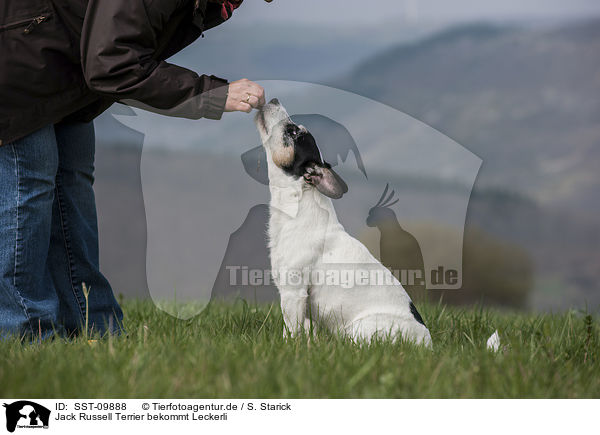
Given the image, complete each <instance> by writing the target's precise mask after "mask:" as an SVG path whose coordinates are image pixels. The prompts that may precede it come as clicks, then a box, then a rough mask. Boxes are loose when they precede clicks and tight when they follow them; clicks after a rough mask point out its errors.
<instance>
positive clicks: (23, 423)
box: [3, 400, 50, 432]
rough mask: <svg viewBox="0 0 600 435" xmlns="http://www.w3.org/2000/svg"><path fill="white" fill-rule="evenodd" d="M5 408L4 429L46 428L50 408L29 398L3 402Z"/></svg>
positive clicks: (10, 430) (12, 430)
mask: <svg viewBox="0 0 600 435" xmlns="http://www.w3.org/2000/svg"><path fill="white" fill-rule="evenodd" d="M3 406H4V407H5V408H6V430H8V431H9V432H14V431H15V429H16V428H19V429H48V423H49V421H50V410H49V409H48V408H46V407H44V406H42V405H39V404H37V403H35V402H30V401H29V400H19V401H18V402H13V403H11V404H6V403H5V404H4V405H3Z"/></svg>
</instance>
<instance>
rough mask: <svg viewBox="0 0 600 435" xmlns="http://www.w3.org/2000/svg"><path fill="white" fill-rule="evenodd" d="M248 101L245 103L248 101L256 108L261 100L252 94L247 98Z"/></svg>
mask: <svg viewBox="0 0 600 435" xmlns="http://www.w3.org/2000/svg"><path fill="white" fill-rule="evenodd" d="M247 100H248V101H244V103H248V104H250V105H251V106H252V107H254V108H256V107H258V105H259V102H260V100H259V99H258V97H257V96H255V95H250V97H249V98H247Z"/></svg>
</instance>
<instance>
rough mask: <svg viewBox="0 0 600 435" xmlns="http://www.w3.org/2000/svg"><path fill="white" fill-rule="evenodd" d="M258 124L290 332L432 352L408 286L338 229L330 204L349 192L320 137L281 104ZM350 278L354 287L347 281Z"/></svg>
mask: <svg viewBox="0 0 600 435" xmlns="http://www.w3.org/2000/svg"><path fill="white" fill-rule="evenodd" d="M255 122H256V125H257V127H258V130H259V133H260V135H261V139H262V142H263V146H264V148H265V151H266V155H267V164H268V172H269V190H270V192H271V202H270V218H269V230H268V236H269V249H270V257H271V267H272V271H273V277H274V279H275V283H276V284H277V287H278V289H279V292H280V296H281V309H282V312H283V317H284V321H285V326H286V328H287V330H288V331H289V332H290V333H291V334H292V335H295V334H297V333H298V332H299V331H300V330H301V329H302V328H305V329H306V328H308V327H309V325H310V321H311V320H312V321H315V322H317V321H318V322H319V323H320V324H323V325H325V326H326V327H327V328H328V329H330V330H332V331H340V332H342V333H344V334H347V335H349V336H350V337H352V338H353V339H354V340H357V341H358V340H370V339H371V338H373V337H374V336H390V337H392V338H394V339H395V338H398V336H400V335H401V336H402V337H403V338H404V339H407V340H410V341H413V342H416V343H422V344H425V345H427V346H431V336H430V334H429V330H428V329H427V327H426V326H425V324H424V322H423V319H422V318H421V316H420V315H419V313H418V312H417V310H416V308H415V306H414V304H413V303H412V301H411V299H410V297H409V296H408V294H407V293H406V291H405V290H404V288H402V285H401V284H400V282H399V281H398V280H397V279H396V278H395V277H394V276H393V274H392V273H391V272H390V271H389V270H388V269H387V268H385V267H384V266H383V265H382V264H381V263H380V262H379V261H377V259H376V258H375V257H373V256H372V255H371V253H370V252H369V250H368V249H367V248H366V247H365V246H364V245H363V244H362V243H360V242H359V241H358V240H356V239H355V238H353V237H351V236H350V235H349V234H348V233H346V231H345V230H344V228H343V227H342V225H341V224H340V223H339V222H338V219H337V216H336V213H335V209H334V207H333V203H332V201H331V199H330V198H334V199H338V198H340V197H341V196H342V195H343V194H344V193H346V192H347V190H348V188H347V186H346V184H345V183H344V181H343V180H342V179H341V178H340V177H339V175H338V174H336V173H335V172H334V171H333V170H332V169H331V166H330V165H329V164H327V163H326V162H324V161H323V159H322V157H321V153H320V151H319V149H318V147H317V144H316V143H315V140H314V138H313V136H312V135H311V134H310V133H309V132H308V131H307V130H306V128H304V127H303V126H301V125H300V126H298V125H296V124H294V123H293V122H292V120H291V119H290V117H289V115H288V113H287V112H286V110H285V109H284V108H283V107H282V106H281V105H280V104H279V101H278V100H277V99H273V100H271V101H270V102H269V103H268V104H266V105H265V106H264V107H263V108H262V109H261V110H260V111H259V112H258V113H257V115H256V118H255ZM349 272H350V273H354V276H353V279H351V280H350V281H351V285H347V283H346V282H345V280H344V279H343V277H344V276H345V277H346V278H347V277H348V273H349ZM342 281H344V282H342ZM375 281H377V282H375ZM345 284H346V285H345Z"/></svg>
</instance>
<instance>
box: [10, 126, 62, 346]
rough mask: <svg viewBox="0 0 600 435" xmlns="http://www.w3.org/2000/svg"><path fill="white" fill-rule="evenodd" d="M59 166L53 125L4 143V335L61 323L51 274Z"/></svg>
mask: <svg viewBox="0 0 600 435" xmlns="http://www.w3.org/2000/svg"><path fill="white" fill-rule="evenodd" d="M57 166H58V152H57V146H56V140H55V136H54V128H53V127H52V126H48V127H45V128H42V129H40V130H38V131H36V132H34V133H32V134H30V135H29V136H26V137H25V138H23V139H20V140H17V141H15V142H12V143H8V144H6V145H3V146H0V177H1V179H2V181H1V183H0V336H7V335H24V334H32V335H33V336H35V337H37V336H39V335H42V337H43V338H45V337H48V336H50V335H52V334H53V332H54V328H55V327H57V312H58V297H57V294H56V292H55V290H54V288H53V287H52V286H49V285H48V282H47V274H46V273H45V265H46V258H47V255H48V247H49V243H50V228H51V220H52V203H53V201H54V180H55V176H56V170H57Z"/></svg>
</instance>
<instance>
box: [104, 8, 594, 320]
mask: <svg viewBox="0 0 600 435" xmlns="http://www.w3.org/2000/svg"><path fill="white" fill-rule="evenodd" d="M294 32H299V33H294ZM283 34H284V35H285V36H283V37H281V38H280V39H278V40H273V39H269V38H268V37H267V36H265V33H264V32H258V33H257V34H251V33H249V34H248V36H247V40H243V39H242V40H241V42H240V44H239V46H236V44H235V42H236V37H235V35H237V37H241V36H242V35H244V32H243V29H241V30H239V32H238V33H235V32H233V33H232V34H231V35H229V34H225V33H223V34H215V35H214V36H213V35H212V34H211V35H210V38H209V36H207V39H212V41H213V42H212V43H211V44H204V41H203V44H199V47H201V50H205V52H204V53H205V54H206V56H207V57H200V56H198V53H199V51H198V50H200V49H196V48H194V49H192V47H190V49H188V50H186V51H184V52H183V53H182V54H181V55H178V56H179V57H176V58H175V59H174V61H176V62H177V63H180V64H184V65H186V66H190V67H194V68H195V69H197V70H199V71H206V69H205V68H202V65H200V63H201V61H205V60H206V59H207V58H208V59H211V60H210V61H211V62H212V59H213V58H214V59H216V60H217V63H216V64H215V65H216V69H215V70H213V71H210V72H214V73H215V74H221V75H224V76H226V77H235V76H237V74H236V75H232V74H235V69H236V68H239V65H240V62H242V63H244V62H247V66H248V69H246V68H245V69H244V75H247V76H249V77H259V78H267V79H268V78H276V79H279V78H281V79H289V80H294V79H297V80H306V81H308V80H312V79H315V80H317V79H320V80H324V79H326V78H327V77H331V75H332V73H334V72H336V71H339V73H338V74H337V75H338V78H337V79H335V80H329V82H328V84H329V85H331V86H334V87H337V88H342V89H345V90H348V91H351V92H355V93H358V94H361V95H364V96H366V97H369V98H372V99H374V100H377V101H381V102H383V103H385V104H388V105H389V106H391V107H394V108H397V109H399V110H402V111H403V112H406V113H408V114H411V115H413V116H414V117H416V118H417V119H420V120H422V121H424V122H426V123H428V124H429V125H431V126H432V127H434V128H436V129H437V130H439V131H441V132H442V133H444V134H446V135H447V136H449V137H451V138H453V139H455V140H456V141H457V142H458V143H460V144H461V145H463V146H464V147H466V148H467V149H469V150H470V151H472V152H474V153H475V154H477V155H478V156H479V157H481V158H482V159H483V166H482V168H481V170H480V173H479V177H478V179H477V182H476V184H475V190H474V193H473V195H472V198H471V202H470V205H469V210H468V214H467V234H470V236H469V237H467V236H466V237H465V248H464V249H465V252H464V262H465V265H464V266H465V268H466V270H468V269H469V266H470V261H471V260H470V258H473V259H474V260H473V261H474V262H473V266H472V268H471V270H475V269H474V268H475V267H477V269H476V270H478V271H479V270H485V269H486V268H492V269H491V270H490V271H489V274H485V273H484V275H485V276H486V277H488V276H489V277H498V276H500V275H499V273H500V274H507V273H510V271H508V272H506V271H507V270H509V269H510V268H509V267H508V266H510V265H511V264H512V263H510V262H508V263H507V262H505V263H504V264H505V266H502V267H495V266H494V262H496V258H510V257H511V253H510V252H513V251H509V250H507V249H504V248H502V246H505V247H506V246H511V249H514V252H517V251H518V252H521V250H522V251H523V252H524V257H523V258H525V256H526V258H527V262H529V261H531V265H532V268H533V277H532V280H531V282H529V280H527V282H525V283H523V285H521V287H520V288H522V289H523V290H522V294H520V295H516V296H515V297H514V298H512V300H513V301H516V302H510V301H509V302H507V303H506V304H507V305H511V306H526V307H530V308H535V309H543V310H549V309H553V310H560V309H565V308H568V307H585V306H586V305H587V306H588V307H589V308H596V307H598V306H600V286H599V284H598V283H599V282H600V267H599V265H600V223H599V219H598V215H599V213H600V201H599V199H598V198H600V196H599V195H598V193H599V191H600V175H599V174H598V169H597V168H598V166H599V165H600V148H599V147H598V145H599V142H600V99H599V98H598V96H599V95H600V19H594V20H588V21H585V22H581V21H580V22H572V23H570V24H568V25H562V26H560V27H554V28H542V27H537V28H524V27H508V26H503V27H500V26H495V25H487V24H477V25H465V26H461V27H457V28H454V29H451V30H447V31H444V32H441V33H438V34H436V35H434V36H432V37H428V38H426V39H422V40H419V41H414V40H413V39H414V34H413V35H412V37H410V38H409V37H408V36H406V35H405V36H406V37H401V36H399V38H398V39H399V40H400V41H401V43H396V45H395V46H394V47H393V48H386V47H388V46H389V42H390V41H391V40H392V39H393V37H391V39H386V40H385V43H383V42H378V43H372V41H369V40H363V41H362V42H359V41H358V40H359V39H361V38H360V37H359V36H356V35H354V36H351V35H348V34H339V35H338V34H331V35H329V38H326V35H325V34H323V33H322V32H321V33H318V32H315V33H314V34H312V35H307V36H306V38H307V39H306V40H302V35H301V34H302V29H295V30H294V29H290V30H289V32H288V33H286V32H283ZM257 38H258V39H257ZM260 38H263V39H260ZM345 38H346V39H345ZM367 39H368V38H367ZM293 40H302V45H299V44H296V45H292V44H291V42H292V41H293ZM319 40H322V41H323V43H322V44H321V46H320V47H319V43H318V42H319ZM410 40H413V42H407V41H410ZM311 41H312V42H311ZM344 41H345V42H344ZM217 42H218V43H217ZM353 44H355V53H354V54H353V53H352V50H351V48H352V45H353ZM219 46H221V47H220V48H219ZM223 46H227V47H232V48H231V51H230V52H229V53H228V55H227V56H220V57H219V53H220V51H219V50H222V47H223ZM250 46H254V47H255V51H254V52H253V53H250V52H249V53H245V54H244V53H243V52H244V50H243V48H244V47H250ZM336 46H339V47H340V48H339V51H336ZM256 47H259V48H256ZM311 47H312V48H311ZM316 47H317V48H318V49H317V48H316ZM382 49H383V50H384V51H381V52H380V54H378V55H376V56H374V57H368V58H366V60H364V61H362V62H361V63H360V64H359V65H358V66H356V67H354V68H352V69H351V67H350V66H351V65H352V64H353V63H354V62H355V61H356V60H359V59H360V58H365V57H366V56H369V55H370V53H373V52H374V51H380V50H382ZM211 50H212V51H211ZM210 53H212V54H210ZM221 53H222V51H221ZM336 53H338V54H336ZM238 54H239V56H241V57H236V56H238ZM334 54H335V55H334ZM337 55H339V57H336V56H337ZM244 56H245V57H244ZM232 57H233V58H232ZM293 59H297V61H296V62H294V61H293ZM247 71H250V72H247ZM343 71H349V72H343ZM116 106H118V105H116ZM97 127H98V133H99V146H100V147H101V148H103V149H102V150H101V151H100V152H99V153H98V159H97V181H96V192H97V195H98V203H99V218H100V226H101V238H102V239H103V240H102V241H101V249H102V251H101V258H102V264H103V269H104V270H105V271H106V273H107V275H108V276H109V278H110V279H111V282H113V285H114V286H115V287H116V290H117V291H118V292H123V293H125V294H127V295H138V296H139V295H144V294H147V289H146V287H145V258H144V256H145V221H144V209H143V207H144V205H143V201H142V193H141V183H140V179H139V159H140V152H141V142H142V140H143V139H142V138H141V137H140V135H139V134H138V133H135V132H132V131H130V130H128V129H123V128H116V125H115V122H114V121H110V120H109V119H108V117H104V118H103V119H100V120H99V122H97ZM390 132H391V134H393V129H390ZM189 134H190V133H187V132H185V131H181V132H180V137H178V140H179V141H182V142H183V141H185V140H186V137H187V136H186V135H189ZM192 139H193V138H192ZM192 139H189V140H192ZM103 141H104V142H105V143H106V142H108V143H112V144H113V145H114V144H116V143H120V144H127V146H125V147H115V146H112V147H106V146H105V147H102V142H103ZM130 144H135V146H130ZM238 158H239V157H238ZM201 162H202V167H201V169H202V170H203V171H211V170H214V171H229V172H228V173H232V180H239V182H240V183H243V182H247V181H248V180H247V178H246V175H245V174H241V173H240V174H238V173H237V172H235V171H236V170H238V169H235V168H234V167H232V166H231V163H230V162H229V160H228V158H227V157H226V156H218V155H210V153H209V154H207V155H206V156H204V157H203V159H201ZM232 168H233V169H232ZM199 170H200V168H199ZM371 175H373V176H375V175H376V174H371ZM396 181H398V184H399V185H401V184H402V182H401V181H402V180H396ZM232 182H235V181H232ZM384 182H394V180H392V179H388V178H386V179H385V180H382V183H384ZM409 184H410V183H409V182H407V183H404V185H405V186H409ZM407 188H410V189H412V188H413V187H410V186H409V187H407ZM416 188H419V189H421V188H423V187H422V186H420V187H419V186H417V187H416ZM431 188H432V189H434V190H435V186H434V187H431ZM440 188H443V186H442V187H440ZM421 194H422V195H435V192H433V193H432V192H430V191H427V190H424V191H422V193H421ZM213 200H214V201H217V200H218V198H207V201H208V202H209V203H210V202H211V201H213ZM228 200H229V201H236V198H233V197H232V198H228ZM365 207H366V209H367V210H368V204H366V205H365ZM341 216H342V217H343V213H342V214H341ZM361 219H362V218H361ZM507 244H508V245H507ZM495 247H498V249H497V250H498V253H497V255H495V254H494V252H487V251H493V250H495V249H496V248H495ZM512 247H514V248H512ZM482 253H483V254H482ZM507 253H508V254H507ZM484 254H485V255H484ZM123 264H127V265H128V267H127V269H125V268H123ZM511 267H512V266H511ZM513 278H514V277H511V276H508V277H506V279H504V278H503V279H504V281H502V282H504V283H506V284H505V285H506V286H511V288H515V286H514V285H513V282H512V279H513ZM479 282H481V283H482V282H484V281H481V280H480V281H477V282H475V281H471V284H470V289H469V292H470V296H469V298H470V299H469V302H472V301H477V300H479V299H482V300H483V302H486V303H499V299H498V298H497V297H495V296H493V295H491V294H487V296H486V291H485V289H481V290H480V292H481V294H482V298H478V297H477V292H478V289H477V287H478V286H479V284H478V283H479ZM502 282H495V286H496V288H497V289H498V291H499V292H502V285H504V284H502ZM482 285H484V284H482ZM507 288H508V287H507ZM449 299H451V298H449ZM458 299H460V298H458ZM500 303H502V301H500Z"/></svg>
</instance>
